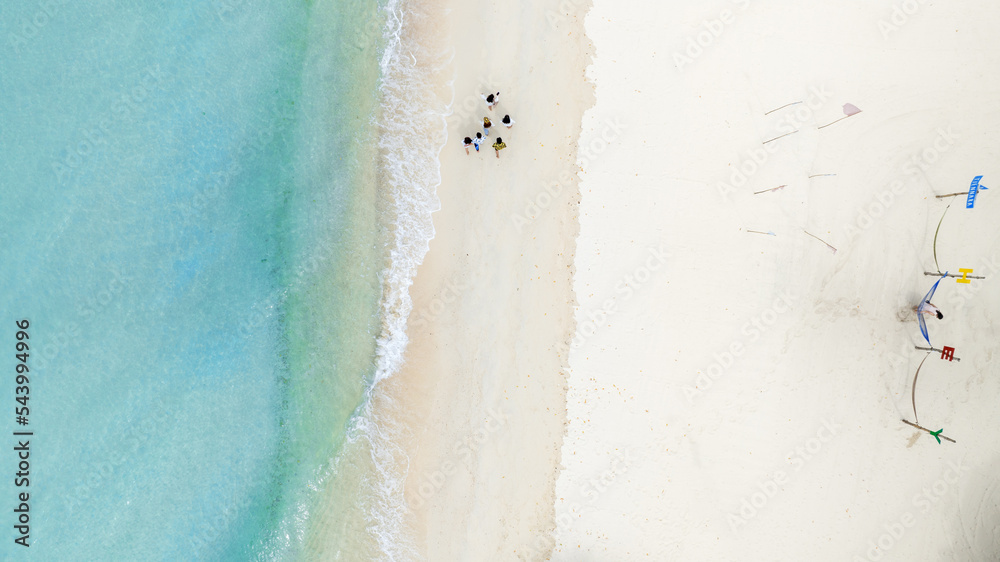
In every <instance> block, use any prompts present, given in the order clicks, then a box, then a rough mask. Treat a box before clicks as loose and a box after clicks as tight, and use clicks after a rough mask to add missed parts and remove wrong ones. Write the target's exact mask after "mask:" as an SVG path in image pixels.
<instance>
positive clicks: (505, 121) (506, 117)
mask: <svg viewBox="0 0 1000 562" xmlns="http://www.w3.org/2000/svg"><path fill="white" fill-rule="evenodd" d="M500 122H501V123H503V124H504V125H506V126H507V128H508V129H509V128H511V127H513V126H514V121H513V120H511V118H510V115H504V116H503V119H501V120H500Z"/></svg>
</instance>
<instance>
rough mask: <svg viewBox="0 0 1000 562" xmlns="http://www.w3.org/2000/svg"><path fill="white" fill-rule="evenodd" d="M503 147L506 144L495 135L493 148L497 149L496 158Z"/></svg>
mask: <svg viewBox="0 0 1000 562" xmlns="http://www.w3.org/2000/svg"><path fill="white" fill-rule="evenodd" d="M505 148H507V145H506V144H504V142H503V139H502V138H500V137H497V141H496V142H495V143H493V150H496V151H497V158H500V151H501V150H503V149H505Z"/></svg>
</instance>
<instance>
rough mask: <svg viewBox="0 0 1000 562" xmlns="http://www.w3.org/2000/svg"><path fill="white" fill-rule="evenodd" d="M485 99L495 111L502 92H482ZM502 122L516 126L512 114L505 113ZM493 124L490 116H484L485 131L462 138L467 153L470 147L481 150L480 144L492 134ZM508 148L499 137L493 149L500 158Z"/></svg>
mask: <svg viewBox="0 0 1000 562" xmlns="http://www.w3.org/2000/svg"><path fill="white" fill-rule="evenodd" d="M480 95H481V97H482V98H483V101H485V102H486V109H489V110H490V111H493V108H494V107H495V106H496V105H497V104H498V103H500V92H497V93H495V94H489V95H485V94H480ZM500 122H501V123H503V125H504V126H505V127H507V128H508V129H509V128H511V127H513V126H514V121H513V120H512V119H511V118H510V115H504V116H503V119H501V120H500ZM492 126H493V122H492V121H490V118H489V117H483V132H482V133H476V138H472V137H465V138H464V139H462V146H463V147H464V148H465V153H466V154H469V147H470V146H474V147H476V152H479V146H480V145H481V144H483V143H484V142H486V137H488V136H490V127H492ZM505 148H507V145H506V144H505V143H504V142H503V138H501V137H497V140H496V141H495V142H494V143H493V150H495V151H496V155H497V158H500V151H501V150H503V149H505Z"/></svg>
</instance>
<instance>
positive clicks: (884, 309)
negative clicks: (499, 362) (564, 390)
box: [553, 0, 1000, 560]
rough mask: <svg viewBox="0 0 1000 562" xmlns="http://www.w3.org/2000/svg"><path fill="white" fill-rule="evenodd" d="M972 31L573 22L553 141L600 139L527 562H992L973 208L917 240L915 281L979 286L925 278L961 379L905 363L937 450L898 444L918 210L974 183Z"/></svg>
mask: <svg viewBox="0 0 1000 562" xmlns="http://www.w3.org/2000/svg"><path fill="white" fill-rule="evenodd" d="M998 22H1000V10H998V9H997V8H996V6H994V5H991V4H988V3H986V2H972V3H968V4H962V5H955V4H940V3H928V2H916V1H911V2H895V3H893V2H877V3H868V2H849V3H846V4H845V3H833V2H825V3H821V2H809V3H800V2H768V3H758V2H751V1H734V2H715V3H710V4H702V3H699V4H694V3H690V4H689V5H688V6H687V7H679V6H676V5H675V4H673V3H658V2H641V3H638V2H635V3H621V2H611V1H608V0H597V1H596V2H595V6H594V8H593V10H592V11H591V12H590V13H589V14H588V16H587V20H586V27H587V33H588V36H589V37H590V38H591V40H592V41H593V42H594V45H595V48H596V57H595V60H594V65H593V67H592V68H591V69H590V71H589V72H590V76H591V77H592V78H593V80H594V81H595V84H596V92H597V102H596V105H595V106H594V107H593V109H591V110H590V111H588V113H587V115H586V116H585V118H584V121H583V130H584V136H583V137H582V138H581V147H582V148H583V147H588V146H590V144H589V143H591V142H594V141H592V140H590V139H588V136H587V131H595V130H598V129H599V128H600V127H601V124H602V123H604V122H606V121H608V120H618V121H620V122H621V123H622V127H623V129H624V133H623V134H622V136H621V138H620V139H618V140H617V141H616V142H614V143H611V144H610V145H609V146H608V148H607V149H606V150H605V151H604V152H602V153H601V154H600V155H599V156H595V157H594V158H592V159H591V161H590V162H588V163H586V164H585V165H584V172H583V174H582V177H583V181H582V183H581V191H582V198H581V201H582V202H581V211H580V224H581V230H580V237H579V239H578V242H577V258H576V269H577V274H576V278H575V281H574V286H575V290H576V297H577V299H578V301H579V309H578V311H577V322H578V331H580V332H579V333H580V334H590V333H591V332H592V334H591V335H589V336H585V337H579V341H580V343H581V345H579V346H578V347H574V348H573V350H572V352H571V355H570V365H571V367H572V368H571V377H570V388H569V393H568V396H569V405H568V420H569V428H568V434H567V437H566V440H565V445H564V447H563V451H562V463H563V465H564V467H565V469H564V470H563V472H562V473H561V475H560V479H559V483H558V486H557V496H558V498H559V499H558V501H557V504H556V506H557V514H558V515H557V517H558V530H557V532H556V539H557V545H556V547H555V551H554V556H553V559H555V560H639V559H645V560H995V559H996V557H997V556H998V555H1000V535H998V534H997V529H998V528H1000V527H998V526H1000V485H998V476H997V475H998V474H1000V473H998V470H997V468H998V462H1000V457H998V453H1000V447H998V445H997V444H998V443H1000V440H998V437H1000V430H998V428H997V426H996V424H995V423H992V420H991V417H992V416H991V414H992V412H993V410H994V405H995V403H996V399H997V396H998V390H1000V382H998V376H997V375H998V373H997V369H996V367H995V365H996V363H995V362H994V361H993V356H994V353H995V352H996V351H997V338H996V328H995V324H994V322H993V320H994V318H995V317H996V314H997V312H998V310H1000V308H998V307H1000V292H998V291H997V290H996V288H995V284H996V282H997V279H998V278H997V275H1000V236H998V230H997V226H996V225H997V224H998V219H1000V202H997V201H996V200H995V199H994V198H993V197H991V196H992V195H993V193H992V192H991V191H986V192H983V193H981V195H980V196H979V199H978V201H977V203H976V205H975V207H974V208H973V209H966V208H965V196H964V195H963V196H960V197H958V198H955V199H954V204H953V205H952V208H951V209H950V210H949V211H948V214H947V216H946V217H945V219H944V221H943V222H942V227H941V230H940V234H939V240H938V244H937V255H938V260H939V263H940V267H941V269H942V270H950V271H952V272H956V273H957V271H956V270H957V269H958V268H972V269H974V271H975V272H976V274H978V275H983V276H986V277H987V279H985V280H973V282H972V283H970V284H959V283H956V280H955V279H948V280H945V281H943V282H942V283H941V285H940V288H939V290H938V292H937V294H936V296H935V299H934V301H935V303H936V304H938V305H939V306H940V308H941V309H942V311H943V312H944V315H945V317H944V319H943V320H940V321H938V320H932V321H931V322H930V324H929V326H928V329H929V333H930V337H931V341H932V342H933V344H934V345H935V346H936V347H937V348H941V347H943V346H951V347H954V348H955V349H956V351H955V356H956V357H960V358H961V362H954V361H952V362H949V361H946V360H942V359H941V358H940V355H939V354H937V353H934V354H932V355H931V357H929V358H928V359H927V362H926V363H925V365H924V367H923V369H922V371H921V374H920V379H919V384H918V391H917V393H916V406H917V414H918V416H919V420H920V423H921V424H922V425H924V426H925V427H928V428H929V429H931V430H934V431H936V430H938V429H941V428H944V429H945V431H944V435H949V436H951V437H952V438H954V439H955V440H956V441H957V443H954V444H953V443H949V442H943V443H942V444H938V443H936V442H935V439H934V438H933V437H931V436H930V435H928V434H926V433H924V432H920V431H918V430H915V429H914V428H912V427H909V426H907V425H905V424H903V423H901V422H900V419H901V418H906V419H908V420H910V421H913V418H914V416H913V411H912V409H913V408H912V404H911V383H912V381H913V375H914V371H915V370H916V368H917V366H918V364H919V363H920V361H921V360H922V359H924V357H925V355H926V353H925V352H922V351H918V350H915V349H914V346H915V345H926V343H925V342H923V339H922V337H921V335H920V332H919V330H918V328H917V322H916V317H915V314H914V313H913V312H912V311H911V310H910V307H911V306H914V305H916V304H917V303H918V302H919V301H920V299H921V297H922V296H923V295H924V293H925V292H926V291H927V290H928V289H929V288H930V286H931V285H932V284H933V282H934V280H935V278H934V277H929V276H925V275H924V274H923V272H924V271H936V270H937V268H936V266H935V263H934V257H933V253H932V242H933V238H934V233H935V228H936V227H937V224H938V221H939V220H940V218H941V216H942V213H943V212H944V210H945V208H946V206H947V204H948V203H949V202H951V201H952V199H938V198H935V195H936V194H946V193H954V192H961V191H968V190H969V185H970V182H971V180H972V179H973V178H974V177H975V176H978V175H983V178H982V182H983V184H984V185H987V186H989V184H990V180H991V179H1000V175H998V172H1000V171H998V170H996V156H997V152H998V144H997V141H996V134H995V127H996V125H997V123H998V122H1000V121H998V117H1000V113H998V111H1000V103H998V102H997V96H996V92H997V89H998V82H997V78H996V76H995V75H994V74H993V73H992V72H991V71H990V69H992V68H995V67H996V65H997V62H998V60H997V59H998V57H1000V50H998V49H997V45H998V41H997V39H996V38H995V36H994V35H995V34H994V33H993V31H992V30H993V29H995V28H996V24H997V23H998ZM795 102H802V103H796V104H795V105H789V106H787V107H784V108H783V109H779V110H777V111H774V112H772V113H768V112H771V111H772V110H774V109H776V108H779V107H782V106H784V105H786V104H790V103H795ZM847 103H850V104H854V105H855V106H856V107H857V108H859V109H861V113H858V114H855V115H853V116H851V117H849V118H846V119H844V120H843V121H839V122H836V123H835V124H833V125H830V126H829V127H824V128H822V129H820V128H819V127H820V126H822V125H825V124H827V123H830V122H834V121H835V120H837V119H840V118H843V117H845V114H844V112H843V105H844V104H847ZM789 131H797V132H794V133H792V134H789V135H788V136H786V137H783V138H780V139H779V140H777V141H773V142H770V143H767V144H763V143H764V141H767V140H769V139H771V138H774V137H778V136H780V135H783V134H786V133H788V132H789ZM599 145H600V143H597V144H595V145H594V146H595V147H597V146H599ZM821 174H835V175H821ZM810 176H816V177H812V178H810ZM780 185H785V186H786V187H784V188H782V189H778V190H774V191H770V192H764V193H760V194H757V195H754V194H753V193H754V192H757V191H763V190H768V189H772V188H775V187H777V186H780ZM749 230H756V231H759V232H763V233H765V234H757V233H750V232H748V231H749ZM806 231H808V232H809V233H810V234H812V235H815V236H817V237H819V238H821V239H822V240H823V241H825V242H827V243H829V244H830V245H832V246H833V247H835V248H836V249H837V251H836V252H834V251H833V250H831V249H829V248H828V247H827V246H825V245H824V243H823V242H821V241H819V240H816V239H814V238H812V237H810V236H809V235H807V234H806V233H805V232H806ZM768 232H772V233H773V235H771V234H767V233H768ZM660 249H665V251H666V252H667V253H668V254H669V255H668V257H667V258H666V260H665V265H664V266H663V267H661V268H659V269H657V270H653V268H652V267H649V266H650V265H652V262H650V261H649V260H650V256H652V255H653V252H655V251H660ZM645 270H648V271H645ZM991 287H992V288H991ZM607 300H612V301H614V302H613V308H614V312H609V313H607V314H605V315H603V316H602V315H601V310H602V309H604V310H607V306H606V305H605V304H604V303H605V301H607ZM592 318H596V327H593V328H591V327H589V326H588V325H587V322H588V321H589V320H591V319H592Z"/></svg>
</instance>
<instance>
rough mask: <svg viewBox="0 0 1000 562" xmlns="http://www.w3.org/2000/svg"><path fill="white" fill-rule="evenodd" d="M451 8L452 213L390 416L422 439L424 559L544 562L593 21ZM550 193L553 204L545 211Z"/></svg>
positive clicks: (448, 178)
mask: <svg viewBox="0 0 1000 562" xmlns="http://www.w3.org/2000/svg"><path fill="white" fill-rule="evenodd" d="M444 10H445V12H446V13H447V16H446V17H445V21H444V22H442V23H443V24H446V25H447V37H448V40H447V43H449V44H450V45H451V46H452V48H453V49H454V52H455V56H454V58H453V59H452V61H451V67H452V69H453V76H454V79H453V82H452V87H453V89H454V98H453V99H454V101H453V104H452V114H451V115H450V116H449V117H448V141H447V144H446V146H445V147H444V150H443V151H442V152H441V155H440V163H441V176H442V181H441V184H440V185H439V186H438V189H437V195H438V198H439V200H440V202H441V210H439V211H437V212H435V213H434V215H433V223H434V229H435V236H434V238H433V239H432V240H431V242H430V249H429V251H428V253H427V255H426V257H425V259H424V261H423V263H422V264H421V265H420V267H419V268H418V270H417V274H416V276H415V278H414V280H413V285H412V286H411V288H410V296H411V298H412V300H413V311H412V312H411V314H410V321H409V325H408V329H407V333H408V337H409V343H408V347H407V350H406V358H405V363H404V365H403V367H402V368H401V369H400V371H399V372H397V373H396V374H395V375H394V376H393V377H391V379H388V380H386V381H384V385H383V387H382V388H383V391H384V394H385V398H384V399H383V400H380V401H379V402H380V404H381V405H382V407H381V408H380V411H379V417H383V416H387V417H388V419H390V420H391V421H389V422H388V424H389V425H390V426H392V427H397V428H408V432H407V433H406V434H404V435H401V436H400V438H399V442H398V443H396V444H397V445H399V446H401V448H402V450H403V452H404V455H405V458H406V459H407V461H406V462H407V464H408V466H407V469H408V470H407V479H406V484H405V498H406V501H407V504H408V507H409V509H410V514H409V516H408V519H407V525H408V527H409V528H410V530H411V532H412V533H413V535H414V537H415V539H416V546H417V550H418V552H420V553H421V554H422V555H423V556H424V557H425V558H426V559H429V560H449V559H450V560H457V559H511V558H516V557H519V556H521V557H529V558H533V559H534V558H538V557H539V556H540V555H544V553H546V552H548V550H549V549H550V548H551V538H550V537H551V533H552V531H554V529H555V510H554V506H555V482H556V478H557V476H558V471H559V461H560V457H559V454H560V448H561V444H562V438H563V435H564V433H565V422H566V413H565V403H566V402H565V388H566V376H565V368H566V365H567V357H566V354H565V352H564V351H565V349H566V347H567V345H568V342H569V340H570V339H571V337H572V334H573V332H574V330H575V325H574V320H573V306H574V305H575V298H574V296H573V291H572V278H573V274H574V266H573V258H574V253H575V252H574V241H575V238H576V234H577V232H578V225H577V222H576V215H577V211H576V205H577V194H578V192H577V188H576V182H577V180H576V176H575V174H576V171H577V166H576V149H577V145H576V143H577V139H578V137H579V134H580V118H581V117H582V114H583V111H584V109H585V108H586V107H587V106H588V105H589V104H590V103H592V85H591V84H590V83H588V82H587V81H586V79H585V76H584V71H585V67H586V63H587V61H588V57H589V52H588V49H589V43H587V42H586V39H585V36H584V34H583V26H582V20H579V19H578V20H577V21H576V22H575V23H574V22H573V21H571V20H572V19H573V18H568V17H567V18H565V19H566V21H565V22H562V23H560V22H551V21H550V20H549V19H546V17H545V16H546V13H547V12H552V11H558V3H557V2H554V1H549V2H546V3H544V4H542V5H533V6H532V7H531V8H530V9H525V7H524V6H505V5H484V6H479V5H468V4H467V3H462V2H455V1H452V2H446V3H445V4H444ZM525 25H529V26H530V25H534V26H536V28H535V29H524V28H523V27H524V26H525ZM483 29H487V30H488V32H487V33H486V36H487V39H486V41H483V33H482V30H483ZM438 31H439V32H440V31H441V30H440V29H439V30H438ZM527 36H530V37H533V38H537V39H538V40H537V41H531V42H524V41H522V38H523V37H527ZM477 44H482V45H484V47H483V48H482V49H475V48H472V49H468V48H464V47H463V46H465V45H477ZM487 44H488V45H489V47H488V48H487V47H485V45H487ZM574 81H576V83H577V85H575V86H574V85H573V82H574ZM489 91H500V92H501V96H500V103H499V104H498V106H497V107H495V108H494V110H493V111H489V110H488V109H487V108H486V105H485V103H484V102H483V100H482V98H481V97H480V94H485V93H487V92H489ZM504 114H510V115H511V117H512V118H513V120H514V122H515V125H514V127H513V128H511V129H506V128H505V127H503V126H502V125H501V123H500V119H501V117H502V116H503V115H504ZM483 116H490V118H491V120H492V121H493V122H494V124H495V125H494V127H493V128H492V130H491V134H490V136H489V137H488V141H487V143H485V144H484V145H483V147H482V149H481V150H482V151H481V152H479V153H476V152H475V151H474V150H471V149H470V152H471V154H470V155H466V154H465V151H464V150H463V148H462V146H461V139H462V138H463V137H464V136H466V135H469V136H474V133H475V131H476V130H479V129H480V127H479V125H478V123H480V120H481V118H482V117H483ZM497 137H502V138H503V139H504V141H505V143H506V144H507V147H508V148H507V149H505V150H504V151H503V152H502V153H501V154H500V158H496V157H495V155H494V151H493V150H492V148H491V147H490V146H489V145H490V144H492V141H493V140H495V139H496V138H497ZM546 189H547V190H546ZM542 193H544V194H545V195H546V196H547V197H545V196H543V197H542V201H543V202H544V203H545V206H544V207H538V208H537V210H536V209H533V208H531V204H532V202H533V201H536V199H537V198H538V197H539V196H540V194H542ZM529 213H531V214H529Z"/></svg>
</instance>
